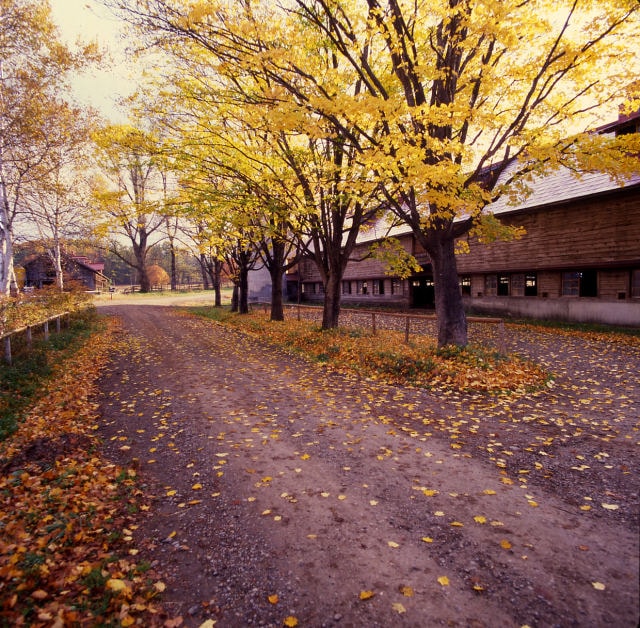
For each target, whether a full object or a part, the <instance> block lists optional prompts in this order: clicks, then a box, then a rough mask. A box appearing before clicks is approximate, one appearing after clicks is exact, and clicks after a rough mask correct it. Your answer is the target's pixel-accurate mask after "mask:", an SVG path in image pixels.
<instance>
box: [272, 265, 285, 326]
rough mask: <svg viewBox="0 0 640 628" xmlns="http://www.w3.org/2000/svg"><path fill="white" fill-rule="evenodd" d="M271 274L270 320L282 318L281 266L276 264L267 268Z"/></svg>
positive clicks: (280, 319)
mask: <svg viewBox="0 0 640 628" xmlns="http://www.w3.org/2000/svg"><path fill="white" fill-rule="evenodd" d="M269 274H270V275H271V320H272V321H283V320H284V306H283V303H282V274H283V270H282V267H281V266H279V265H278V267H277V268H276V267H275V266H274V267H272V268H270V269H269Z"/></svg>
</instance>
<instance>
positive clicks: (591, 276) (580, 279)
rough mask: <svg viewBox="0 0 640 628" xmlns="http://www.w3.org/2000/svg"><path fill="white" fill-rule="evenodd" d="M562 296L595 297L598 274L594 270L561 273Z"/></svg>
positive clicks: (596, 294)
mask: <svg viewBox="0 0 640 628" xmlns="http://www.w3.org/2000/svg"><path fill="white" fill-rule="evenodd" d="M562 296H565V297H597V296H598V273H597V272H596V271H595V270H583V271H572V272H566V273H562Z"/></svg>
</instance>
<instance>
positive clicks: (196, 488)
mask: <svg viewBox="0 0 640 628" xmlns="http://www.w3.org/2000/svg"><path fill="white" fill-rule="evenodd" d="M191 488H192V489H193V490H194V491H199V490H200V489H201V488H202V484H200V483H197V484H194V485H193V486H192V487H191Z"/></svg>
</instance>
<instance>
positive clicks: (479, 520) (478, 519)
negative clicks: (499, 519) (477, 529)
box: [473, 515, 487, 523]
mask: <svg viewBox="0 0 640 628" xmlns="http://www.w3.org/2000/svg"><path fill="white" fill-rule="evenodd" d="M473 520H474V521H475V522H476V523H487V518H486V517H483V516H482V515H476V516H475V517H474V518H473Z"/></svg>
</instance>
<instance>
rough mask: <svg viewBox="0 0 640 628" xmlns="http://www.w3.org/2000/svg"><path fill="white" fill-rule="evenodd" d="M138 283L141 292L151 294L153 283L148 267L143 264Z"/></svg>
mask: <svg viewBox="0 0 640 628" xmlns="http://www.w3.org/2000/svg"><path fill="white" fill-rule="evenodd" d="M137 270H138V281H139V282H140V292H151V281H149V275H148V273H147V267H146V266H145V265H144V264H143V265H142V266H139V267H138V269H137Z"/></svg>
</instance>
